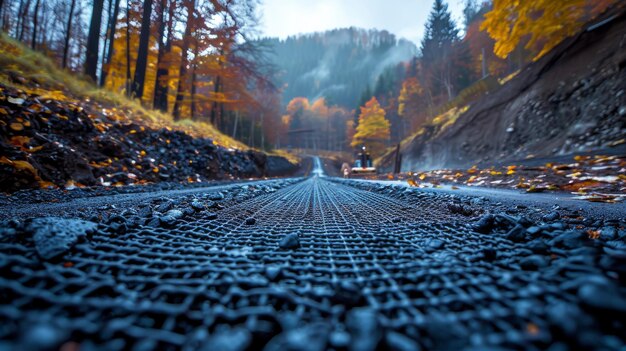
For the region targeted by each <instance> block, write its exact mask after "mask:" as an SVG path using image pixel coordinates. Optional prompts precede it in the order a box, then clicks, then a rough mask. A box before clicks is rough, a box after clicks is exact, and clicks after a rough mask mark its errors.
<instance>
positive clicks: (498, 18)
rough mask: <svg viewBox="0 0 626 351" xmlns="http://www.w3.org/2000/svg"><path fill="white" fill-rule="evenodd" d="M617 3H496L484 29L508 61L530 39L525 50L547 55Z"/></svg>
mask: <svg viewBox="0 0 626 351" xmlns="http://www.w3.org/2000/svg"><path fill="white" fill-rule="evenodd" d="M614 2H616V1H615V0H610V1H606V0H604V1H603V0H560V1H554V0H533V1H514V0H494V2H493V8H492V10H491V11H489V12H488V13H487V14H486V15H485V21H484V22H483V24H482V25H481V27H480V29H481V30H486V31H487V32H488V33H489V35H490V36H491V37H492V38H493V39H494V40H495V42H496V43H495V47H494V53H495V54H496V55H498V57H501V58H506V57H507V56H509V54H510V53H511V52H512V51H513V50H515V48H516V47H517V46H518V45H520V44H521V43H522V42H523V41H524V40H525V38H526V37H527V36H529V39H528V40H527V42H526V43H525V48H526V49H529V50H532V51H533V52H534V53H535V57H534V59H535V60H536V59H538V58H540V57H541V56H543V55H545V54H546V53H547V52H548V51H550V50H551V49H552V48H554V47H555V46H556V45H558V44H559V43H560V42H561V41H562V40H563V39H565V38H567V37H569V36H571V35H573V34H575V33H576V32H577V31H578V30H579V29H580V28H581V26H582V25H583V23H584V22H585V21H587V20H589V18H590V17H593V16H594V15H596V14H598V13H600V12H601V11H603V10H604V9H605V8H606V7H608V6H609V5H610V4H611V3H614Z"/></svg>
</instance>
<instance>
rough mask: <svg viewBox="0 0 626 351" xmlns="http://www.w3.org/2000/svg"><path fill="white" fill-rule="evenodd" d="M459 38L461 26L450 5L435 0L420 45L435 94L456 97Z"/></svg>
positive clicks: (429, 85) (429, 83) (429, 84)
mask: <svg viewBox="0 0 626 351" xmlns="http://www.w3.org/2000/svg"><path fill="white" fill-rule="evenodd" d="M458 41H459V34H458V29H457V28H456V25H455V23H454V21H453V20H452V15H451V14H450V11H449V10H448V5H447V4H446V3H444V2H443V0H435V2H434V4H433V8H432V10H431V13H430V16H429V17H428V22H427V23H426V31H425V34H424V38H423V39H422V42H421V46H420V49H421V51H422V62H423V68H424V70H425V72H426V75H427V78H428V88H429V89H431V90H432V94H434V95H435V96H438V95H440V94H441V93H445V94H446V95H447V96H448V100H452V98H453V97H454V86H453V67H452V60H451V52H452V48H453V45H454V44H455V43H457V42H458Z"/></svg>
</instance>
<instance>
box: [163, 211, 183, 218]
mask: <svg viewBox="0 0 626 351" xmlns="http://www.w3.org/2000/svg"><path fill="white" fill-rule="evenodd" d="M165 215H166V216H170V217H172V218H174V219H181V218H183V216H184V213H183V211H181V210H176V209H174V210H169V211H167V213H166V214H165Z"/></svg>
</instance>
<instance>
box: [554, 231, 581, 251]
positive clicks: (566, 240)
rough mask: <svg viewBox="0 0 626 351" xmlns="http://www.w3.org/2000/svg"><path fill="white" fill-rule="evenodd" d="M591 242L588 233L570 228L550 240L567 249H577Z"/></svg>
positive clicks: (555, 244)
mask: <svg viewBox="0 0 626 351" xmlns="http://www.w3.org/2000/svg"><path fill="white" fill-rule="evenodd" d="M590 242H591V239H589V236H588V235H587V233H585V232H581V231H574V230H568V231H566V232H563V233H561V234H559V235H558V236H556V237H555V238H554V239H552V240H550V245H552V246H556V247H560V248H565V249H576V248H579V247H582V246H584V245H586V244H588V243H590Z"/></svg>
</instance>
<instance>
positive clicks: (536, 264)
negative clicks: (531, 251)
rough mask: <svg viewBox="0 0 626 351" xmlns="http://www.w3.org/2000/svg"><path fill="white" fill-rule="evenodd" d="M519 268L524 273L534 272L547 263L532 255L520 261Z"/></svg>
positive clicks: (542, 258) (543, 259)
mask: <svg viewBox="0 0 626 351" xmlns="http://www.w3.org/2000/svg"><path fill="white" fill-rule="evenodd" d="M519 264H520V267H522V269H523V270H526V271H536V270H538V269H540V268H544V267H546V266H548V261H547V260H546V259H545V258H544V257H543V256H540V255H532V256H528V257H524V258H523V259H522V260H521V261H520V263H519Z"/></svg>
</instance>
